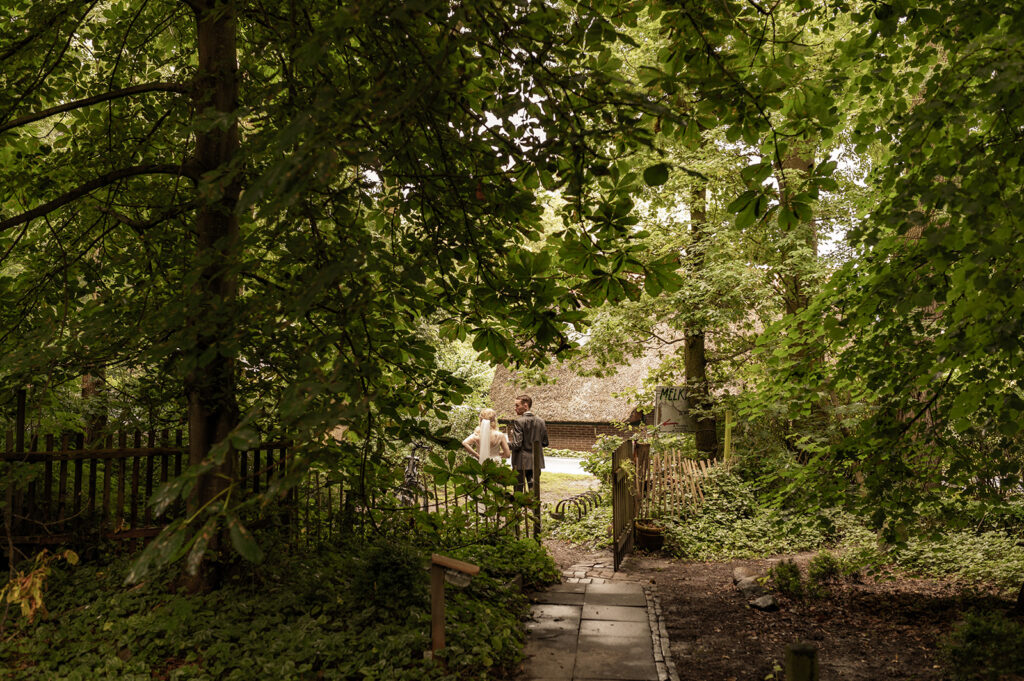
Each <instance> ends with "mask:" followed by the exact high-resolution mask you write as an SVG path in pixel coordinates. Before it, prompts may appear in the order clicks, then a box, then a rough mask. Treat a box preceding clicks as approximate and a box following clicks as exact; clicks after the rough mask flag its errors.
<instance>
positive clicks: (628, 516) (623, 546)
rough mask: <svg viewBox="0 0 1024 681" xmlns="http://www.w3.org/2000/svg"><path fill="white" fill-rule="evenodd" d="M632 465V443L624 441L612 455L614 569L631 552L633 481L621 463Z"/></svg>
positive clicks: (617, 567)
mask: <svg viewBox="0 0 1024 681" xmlns="http://www.w3.org/2000/svg"><path fill="white" fill-rule="evenodd" d="M627 461H628V462H629V463H630V464H633V463H634V461H633V441H632V440H626V441H625V442H623V443H622V444H621V445H620V446H619V448H618V449H616V450H615V451H614V452H613V453H612V554H613V556H614V559H615V569H616V570H618V569H619V565H621V564H622V559H623V558H624V557H625V556H626V555H627V554H628V553H630V552H631V551H632V550H633V520H634V519H635V518H636V497H634V496H633V490H631V489H630V486H631V485H632V484H633V481H632V480H631V479H630V478H631V477H632V476H630V475H629V473H628V471H627V470H626V469H625V468H624V467H623V465H622V464H623V463H625V462H627Z"/></svg>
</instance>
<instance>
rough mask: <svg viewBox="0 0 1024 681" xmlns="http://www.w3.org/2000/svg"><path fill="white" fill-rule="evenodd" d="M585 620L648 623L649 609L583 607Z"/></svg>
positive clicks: (610, 606)
mask: <svg viewBox="0 0 1024 681" xmlns="http://www.w3.org/2000/svg"><path fill="white" fill-rule="evenodd" d="M582 616H583V619H585V620H616V621H619V622H647V621H648V619H649V618H648V616H647V608H633V607H628V606H623V605H590V604H586V603H585V604H584V605H583V614H582Z"/></svg>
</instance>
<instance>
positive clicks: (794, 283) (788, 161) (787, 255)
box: [779, 140, 829, 463]
mask: <svg viewBox="0 0 1024 681" xmlns="http://www.w3.org/2000/svg"><path fill="white" fill-rule="evenodd" d="M815 146H816V143H815V141H814V140H803V141H800V140H794V141H793V143H792V144H791V146H790V149H789V153H788V154H787V155H786V157H785V158H784V159H782V173H781V174H780V180H779V189H780V198H781V201H782V204H783V205H789V203H790V201H791V200H792V198H793V197H794V196H795V195H796V194H798V193H799V188H800V187H801V186H802V185H803V180H804V178H806V177H807V174H808V173H809V172H810V170H811V168H813V167H814V152H815ZM793 229H794V230H799V231H797V232H796V233H791V234H783V235H780V238H781V239H782V240H783V244H784V246H783V250H782V252H781V253H780V258H781V261H782V263H785V264H783V265H782V273H781V280H782V297H783V305H784V310H785V313H786V315H794V314H797V313H798V312H800V311H801V310H803V309H804V308H806V307H807V306H808V304H809V303H810V300H811V296H812V293H813V291H812V287H811V285H810V283H809V282H808V281H807V278H806V276H805V271H806V269H807V268H804V267H801V265H802V263H798V262H794V258H793V253H794V252H795V251H796V250H798V249H800V248H804V247H806V248H807V249H808V251H809V252H810V257H811V259H812V260H813V262H814V263H816V262H817V260H818V232H817V228H816V227H815V226H814V224H813V223H812V224H805V223H798V224H797V225H796V226H795V227H794V228H793ZM798 354H799V356H800V357H801V358H803V359H804V361H806V362H809V363H814V364H820V363H821V362H823V361H824V357H822V355H821V351H820V348H818V347H812V346H809V345H806V344H804V345H803V346H802V347H801V348H800V351H799V353H798ZM828 419H829V417H828V412H827V407H826V404H825V401H824V400H821V399H819V400H817V401H815V403H814V404H813V406H812V407H811V415H810V416H809V417H806V418H803V419H800V420H798V421H791V422H790V423H789V427H788V429H787V432H786V435H785V441H786V444H787V446H788V447H789V449H790V450H791V451H793V452H795V453H797V454H798V459H799V461H800V462H801V463H807V461H808V455H807V453H806V451H805V450H804V449H803V448H801V447H800V446H799V445H798V442H797V437H796V436H797V434H799V433H802V432H804V433H805V432H811V431H818V432H824V430H825V429H826V428H827V424H828Z"/></svg>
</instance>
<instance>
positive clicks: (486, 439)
mask: <svg viewBox="0 0 1024 681" xmlns="http://www.w3.org/2000/svg"><path fill="white" fill-rule="evenodd" d="M462 447H463V448H464V449H465V450H466V451H467V452H469V454H470V455H471V456H472V457H474V458H475V459H477V460H479V461H480V463H483V462H484V461H487V460H488V459H490V460H491V461H502V460H504V459H509V458H511V457H512V451H511V450H510V449H509V448H508V436H506V435H505V433H503V432H501V431H500V430H498V414H497V413H496V412H495V411H494V410H493V409H481V410H480V425H479V426H477V427H476V430H474V431H473V433H472V434H471V435H470V436H469V437H467V438H466V439H465V440H463V441H462ZM477 448H479V451H477Z"/></svg>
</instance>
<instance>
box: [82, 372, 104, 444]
mask: <svg viewBox="0 0 1024 681" xmlns="http://www.w3.org/2000/svg"><path fill="white" fill-rule="evenodd" d="M106 383H107V372H106V370H105V369H103V368H102V367H92V368H90V369H89V370H88V371H87V372H86V373H85V374H83V375H82V404H83V405H84V412H85V413H84V414H83V415H84V417H85V442H86V444H89V445H91V444H93V443H94V442H96V440H97V439H98V438H100V437H102V435H103V431H104V430H106V428H107V397H106Z"/></svg>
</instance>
